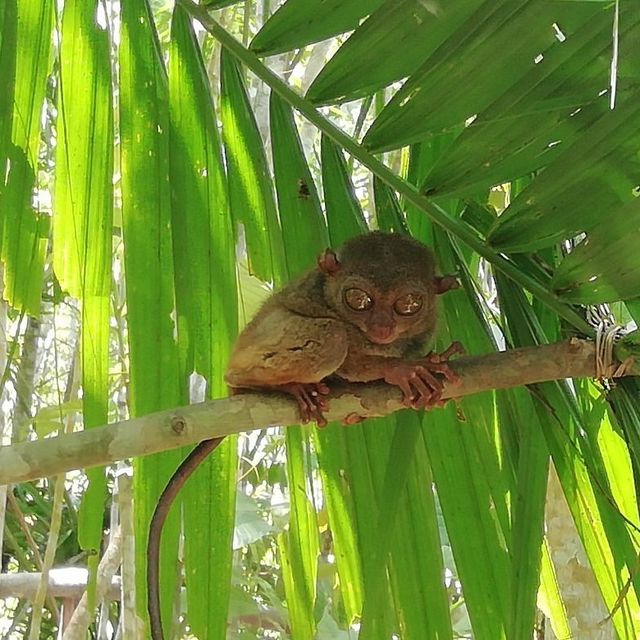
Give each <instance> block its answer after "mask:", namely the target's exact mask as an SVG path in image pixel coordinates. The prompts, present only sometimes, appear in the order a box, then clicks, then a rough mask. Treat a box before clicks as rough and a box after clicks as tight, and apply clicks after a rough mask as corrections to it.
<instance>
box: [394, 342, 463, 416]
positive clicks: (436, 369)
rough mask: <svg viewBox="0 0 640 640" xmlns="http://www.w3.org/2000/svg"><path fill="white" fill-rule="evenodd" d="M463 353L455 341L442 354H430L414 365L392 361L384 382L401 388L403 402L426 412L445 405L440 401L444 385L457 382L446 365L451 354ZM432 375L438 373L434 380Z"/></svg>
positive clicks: (412, 363)
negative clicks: (445, 382) (444, 383)
mask: <svg viewBox="0 0 640 640" xmlns="http://www.w3.org/2000/svg"><path fill="white" fill-rule="evenodd" d="M456 353H459V354H463V353H464V348H463V347H462V345H461V344H460V343H459V342H454V343H452V344H451V346H450V347H449V348H448V349H446V350H445V351H444V352H443V353H430V354H429V355H428V356H427V357H425V358H423V359H421V360H416V361H413V362H394V363H393V364H390V365H389V369H388V371H387V372H386V374H385V377H384V379H385V382H387V383H389V384H393V385H395V386H397V387H400V390H401V391H402V393H403V396H404V398H403V401H404V403H405V404H406V405H407V406H408V407H412V408H414V409H428V408H431V407H437V406H442V405H444V403H445V401H443V400H442V391H443V390H444V385H443V382H444V381H445V380H446V381H447V382H450V383H452V384H455V383H456V382H458V380H459V378H458V376H457V375H456V374H455V373H454V372H453V371H452V370H451V367H450V366H449V364H448V361H449V359H450V358H451V356H453V355H454V354H456ZM435 374H439V376H442V377H439V376H438V377H437V376H436V375H435Z"/></svg>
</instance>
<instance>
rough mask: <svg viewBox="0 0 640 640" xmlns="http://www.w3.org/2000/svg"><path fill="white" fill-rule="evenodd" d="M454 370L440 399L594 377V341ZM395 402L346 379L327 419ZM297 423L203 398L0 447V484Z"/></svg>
mask: <svg viewBox="0 0 640 640" xmlns="http://www.w3.org/2000/svg"><path fill="white" fill-rule="evenodd" d="M452 368H453V369H454V371H455V372H456V373H457V374H458V375H459V376H460V378H461V381H460V383H459V384H457V385H455V386H451V385H447V386H445V391H444V394H443V397H444V398H451V397H456V398H459V397H463V396H467V395H471V394H473V393H478V392H480V391H487V390H490V389H505V388H508V387H517V386H522V385H527V384H534V383H537V382H545V381H548V380H559V379H562V378H584V377H592V376H594V375H595V347H594V344H593V343H592V342H588V341H586V340H579V339H577V338H572V339H571V340H569V341H567V342H559V343H556V344H550V345H543V346H539V347H527V348H524V349H513V350H511V351H500V352H496V353H491V354H489V355H484V356H476V357H466V358H460V359H459V360H455V361H454V362H453V363H452ZM614 368H615V365H614ZM612 370H614V369H612ZM401 408H403V405H402V402H401V393H400V391H399V390H398V389H397V388H396V387H390V386H388V385H386V384H382V383H376V384H348V385H347V384H346V385H341V386H339V387H335V388H334V389H332V394H331V409H330V411H329V412H327V419H328V420H330V421H331V420H342V419H343V418H344V417H345V416H347V415H349V414H357V415H360V416H363V417H367V418H372V417H378V416H384V415H388V414H390V413H392V412H394V411H397V410H399V409H401ZM298 422H299V417H298V412H297V405H296V403H295V402H294V401H292V400H290V399H288V398H287V397H286V396H283V395H281V394H275V393H274V394H253V393H252V394H245V395H238V396H234V397H233V398H224V399H222V400H215V401H209V402H203V403H200V404H195V405H191V406H187V407H179V408H176V409H170V410H168V411H162V412H159V413H153V414H150V415H148V416H144V417H142V418H135V419H133V420H125V421H122V422H116V423H113V424H110V425H106V426H102V427H97V428H95V429H90V430H88V431H80V432H77V433H72V434H67V435H61V436H57V437H54V438H46V439H44V440H37V441H34V442H22V443H19V444H14V445H11V446H8V447H0V484H8V483H11V482H23V481H26V480H33V479H35V478H41V477H45V476H53V475H56V474H58V473H63V472H65V471H70V470H72V469H80V468H86V467H93V466H98V465H106V464H109V463H112V462H114V461H116V460H122V459H124V458H130V457H134V456H143V455H148V454H150V453H157V452H159V451H166V450H168V449H174V448H177V447H183V446H185V445H189V444H194V443H196V442H200V441H201V440H206V439H209V438H215V437H220V436H226V435H230V434H234V433H240V432H243V431H251V430H253V429H262V428H264V427H266V426H268V425H291V424H297V423H298Z"/></svg>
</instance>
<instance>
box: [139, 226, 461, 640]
mask: <svg viewBox="0 0 640 640" xmlns="http://www.w3.org/2000/svg"><path fill="white" fill-rule="evenodd" d="M457 286H458V283H457V282H456V280H455V278H453V277H452V276H440V275H438V273H437V270H436V263H435V259H434V256H433V254H432V252H431V250H430V249H428V248H427V247H425V246H424V245H422V244H420V243H419V242H417V241H416V240H413V239H412V238H410V237H408V236H404V235H400V234H394V233H381V232H375V233H370V234H367V235H363V236H358V237H355V238H353V239H351V240H349V241H348V242H347V243H346V244H345V245H344V246H343V247H342V248H341V249H340V250H339V251H338V252H337V253H334V252H333V251H331V250H327V251H326V252H325V253H324V254H323V255H321V256H320V258H319V259H318V265H317V266H316V267H315V268H313V269H311V270H310V271H308V272H307V273H306V274H304V275H303V276H302V277H301V278H299V279H298V280H295V281H293V282H291V283H290V284H288V285H286V286H285V287H284V288H282V289H281V290H280V291H279V292H277V293H275V294H274V295H273V296H271V297H270V298H269V299H268V300H267V301H266V302H265V304H264V305H263V307H262V308H261V309H260V311H259V312H258V313H257V315H256V316H255V318H254V319H253V320H252V321H251V322H250V323H249V324H248V325H247V326H246V327H245V329H244V330H243V331H242V333H241V334H240V336H239V337H238V340H237V342H236V345H235V348H234V350H233V353H232V355H231V359H230V362H229V368H228V370H227V374H226V376H225V378H226V381H227V383H228V384H229V387H230V390H231V391H232V392H242V391H249V390H274V391H282V392H285V393H288V394H290V395H292V396H293V397H294V398H295V399H296V400H297V402H298V406H299V409H300V418H301V420H302V422H308V421H310V420H315V421H316V422H317V423H318V424H319V425H323V424H326V420H325V417H324V412H325V411H326V410H327V409H328V398H327V396H328V394H329V392H330V384H331V379H332V378H339V379H340V378H341V379H344V380H349V381H354V382H369V381H372V380H385V381H386V382H388V383H389V384H394V385H397V386H398V387H399V388H400V389H401V390H402V392H403V395H404V401H405V404H407V406H411V407H414V408H422V407H431V406H435V405H438V404H441V394H442V389H443V378H445V379H447V380H449V381H455V380H456V377H455V375H454V374H453V372H452V371H451V370H450V369H449V366H448V364H447V360H448V358H449V357H450V355H451V354H453V353H456V352H461V350H462V348H461V347H460V345H459V344H458V343H453V344H452V345H451V347H449V349H447V350H446V351H445V352H444V353H443V354H434V353H430V354H428V355H426V354H427V351H428V348H429V346H430V343H431V341H432V338H433V335H434V332H435V328H436V318H437V310H436V296H437V295H438V294H440V293H444V292H446V291H448V290H449V289H453V288H456V287H457ZM354 306H356V307H361V308H360V310H356V309H354V308H352V307H354ZM436 374H439V375H436ZM346 421H347V422H355V421H357V416H356V419H355V420H354V419H352V418H350V417H347V420H346ZM220 442H222V438H215V439H213V440H205V441H204V442H201V443H200V444H199V445H198V446H197V447H196V448H195V449H194V450H193V451H192V452H191V454H190V455H189V456H188V457H187V458H186V459H185V461H184V462H183V463H182V464H181V465H180V467H179V468H178V470H177V471H176V472H175V474H174V475H173V477H172V478H171V479H170V481H169V483H168V484H167V487H166V488H165V491H164V492H163V494H162V496H161V497H160V499H159V501H158V505H157V507H156V511H155V513H154V515H153V518H152V521H151V527H150V531H149V545H148V551H147V556H148V557H147V562H148V574H147V575H148V591H149V600H148V609H149V618H150V622H151V636H152V638H153V640H161V639H162V637H163V636H162V627H161V624H160V600H159V592H158V555H159V547H160V534H161V531H162V524H163V522H164V519H165V518H166V514H167V513H168V511H169V507H170V505H171V502H172V501H173V499H174V498H175V496H176V495H177V493H178V492H179V491H180V488H181V487H182V486H183V485H184V483H185V482H186V480H187V478H188V477H189V476H190V475H191V473H193V471H194V470H195V469H196V468H197V466H198V465H199V464H200V462H201V461H202V460H203V459H204V458H205V457H206V456H207V455H208V454H209V453H210V452H211V451H213V450H214V449H215V448H216V447H217V446H218V445H219V444H220Z"/></svg>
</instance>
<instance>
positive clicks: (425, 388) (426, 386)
mask: <svg viewBox="0 0 640 640" xmlns="http://www.w3.org/2000/svg"><path fill="white" fill-rule="evenodd" d="M410 384H411V386H412V387H413V388H414V389H415V392H414V394H413V397H412V399H411V406H412V407H422V406H426V405H427V404H428V403H429V402H430V400H431V397H432V396H433V392H434V388H433V386H432V385H431V384H430V383H429V382H428V381H425V380H424V377H423V375H422V373H421V372H418V371H415V372H414V373H413V377H412V378H411V379H410Z"/></svg>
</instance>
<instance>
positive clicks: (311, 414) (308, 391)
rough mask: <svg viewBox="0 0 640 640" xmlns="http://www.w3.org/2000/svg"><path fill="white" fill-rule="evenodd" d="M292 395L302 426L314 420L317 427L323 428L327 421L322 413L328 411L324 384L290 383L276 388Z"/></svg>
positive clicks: (326, 389) (326, 390)
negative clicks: (296, 404)
mask: <svg viewBox="0 0 640 640" xmlns="http://www.w3.org/2000/svg"><path fill="white" fill-rule="evenodd" d="M277 388H278V390H279V391H284V392H285V393H288V394H290V395H292V396H293V397H294V398H295V399H296V400H297V402H298V407H299V408H300V418H301V420H302V424H307V422H311V420H314V421H315V422H316V423H317V425H318V426H319V427H324V426H325V425H326V424H327V420H326V418H325V417H324V412H325V411H328V410H329V400H328V399H327V398H326V397H325V396H327V395H328V394H329V387H328V386H327V385H326V384H325V383H324V382H307V383H302V382H291V383H289V384H283V385H280V386H279V387H277Z"/></svg>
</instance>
